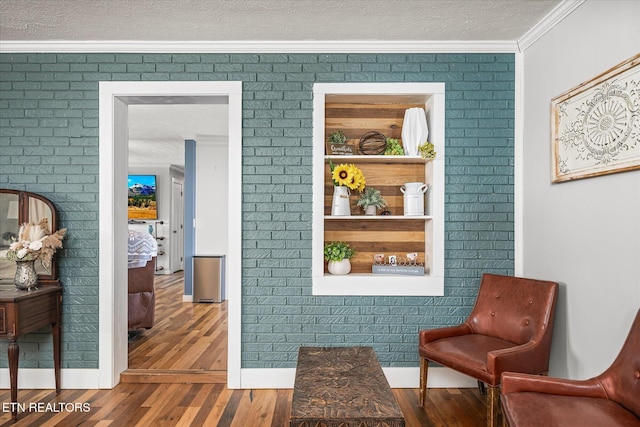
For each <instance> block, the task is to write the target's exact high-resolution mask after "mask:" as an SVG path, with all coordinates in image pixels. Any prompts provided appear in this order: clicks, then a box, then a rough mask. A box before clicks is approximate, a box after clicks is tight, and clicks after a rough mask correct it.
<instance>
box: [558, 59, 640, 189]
mask: <svg viewBox="0 0 640 427" xmlns="http://www.w3.org/2000/svg"><path fill="white" fill-rule="evenodd" d="M638 64H640V54H639V55H636V56H634V57H632V58H630V59H628V60H626V61H624V62H622V63H621V64H618V65H616V66H615V67H613V68H611V69H610V70H608V71H606V72H604V73H602V74H600V75H599V76H596V77H594V78H593V79H591V80H589V81H587V82H584V83H582V84H580V85H578V86H576V87H574V88H572V89H570V90H568V91H567V92H565V93H563V94H561V95H558V96H557V97H555V98H553V99H552V100H551V152H552V165H551V169H552V182H556V183H557V182H565V181H570V180H575V179H581V178H589V177H594V176H599V175H606V174H612V173H617V172H624V171H629V170H634V169H640V66H638Z"/></svg>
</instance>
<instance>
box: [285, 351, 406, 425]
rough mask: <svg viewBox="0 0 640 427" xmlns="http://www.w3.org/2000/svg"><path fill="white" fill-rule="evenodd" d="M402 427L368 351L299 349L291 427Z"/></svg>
mask: <svg viewBox="0 0 640 427" xmlns="http://www.w3.org/2000/svg"><path fill="white" fill-rule="evenodd" d="M316 425H320V426H326V427H338V426H340V427H352V426H354V427H365V426H366V427H381V426H389V427H404V425H405V422H404V416H403V415H402V411H401V410H400V407H399V406H398V403H397V402H396V399H395V397H394V396H393V392H392V391H391V388H390V387H389V383H388V382H387V379H386V377H385V376H384V373H383V372H382V368H381V367H380V363H379V362H378V358H377V357H376V354H375V352H374V351H373V348H371V347H331V348H327V347H300V350H299V351H298V366H297V369H296V379H295V386H294V388H293V401H292V403H291V418H290V419H289V426H290V427H315V426H316Z"/></svg>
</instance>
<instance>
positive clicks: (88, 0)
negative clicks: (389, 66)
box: [0, 0, 562, 41]
mask: <svg viewBox="0 0 640 427" xmlns="http://www.w3.org/2000/svg"><path fill="white" fill-rule="evenodd" d="M560 3H562V1H561V0H2V1H0V39H2V40H76V41H77V40H145V41H159V40H160V41H186V40H190V41H216V40H219V41H231V40H234V41H241V40H244V41H247V40H252V41H254V40H387V41H393V40H434V41H438V40H440V41H444V40H469V41H472V40H473V41H480V40H484V41H486V40H492V41H495V40H509V41H513V40H517V39H519V38H521V37H522V36H523V35H524V34H525V33H526V32H527V31H528V30H530V29H531V28H532V27H533V26H535V24H537V23H538V22H540V20H542V18H544V17H545V16H546V15H547V14H548V13H549V12H551V11H552V10H553V9H554V8H555V7H556V6H558V5H559V4H560Z"/></svg>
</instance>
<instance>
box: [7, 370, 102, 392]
mask: <svg viewBox="0 0 640 427" xmlns="http://www.w3.org/2000/svg"><path fill="white" fill-rule="evenodd" d="M98 372H99V371H98V369H61V370H60V388H62V389H79V390H86V389H98V388H100V381H99V375H98ZM10 387H11V384H10V383H9V369H6V368H5V369H0V389H8V388H10ZM48 388H50V389H55V388H56V380H55V375H54V373H53V368H51V369H35V368H20V369H18V389H48Z"/></svg>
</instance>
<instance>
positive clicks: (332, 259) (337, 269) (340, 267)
mask: <svg viewBox="0 0 640 427" xmlns="http://www.w3.org/2000/svg"><path fill="white" fill-rule="evenodd" d="M355 254H356V251H355V250H353V248H351V246H349V244H348V243H345V242H331V243H327V244H325V245H324V259H325V261H328V262H329V264H328V268H329V273H331V274H349V272H350V271H351V261H349V260H350V259H351V258H353V256H354V255H355Z"/></svg>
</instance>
